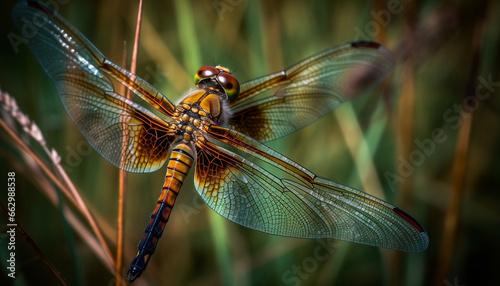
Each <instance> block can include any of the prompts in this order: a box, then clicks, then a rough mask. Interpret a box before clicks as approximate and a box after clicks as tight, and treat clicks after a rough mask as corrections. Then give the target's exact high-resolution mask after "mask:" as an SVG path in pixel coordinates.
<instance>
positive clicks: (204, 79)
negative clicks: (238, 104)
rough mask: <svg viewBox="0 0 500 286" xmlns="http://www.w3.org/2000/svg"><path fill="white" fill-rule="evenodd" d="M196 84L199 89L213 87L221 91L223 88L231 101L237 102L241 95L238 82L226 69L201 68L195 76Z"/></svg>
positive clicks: (217, 67)
mask: <svg viewBox="0 0 500 286" xmlns="http://www.w3.org/2000/svg"><path fill="white" fill-rule="evenodd" d="M194 83H195V84H196V86H197V87H199V88H202V87H207V86H211V87H213V88H217V89H220V88H221V87H222V89H223V90H224V91H225V93H226V95H227V98H228V99H229V101H235V100H236V99H237V98H238V96H239V95H240V84H239V82H238V80H237V79H236V78H235V77H234V76H233V75H232V74H231V72H230V71H229V70H228V69H227V68H225V67H221V66H215V67H212V66H204V67H201V68H200V69H199V70H198V71H197V72H196V74H195V75H194Z"/></svg>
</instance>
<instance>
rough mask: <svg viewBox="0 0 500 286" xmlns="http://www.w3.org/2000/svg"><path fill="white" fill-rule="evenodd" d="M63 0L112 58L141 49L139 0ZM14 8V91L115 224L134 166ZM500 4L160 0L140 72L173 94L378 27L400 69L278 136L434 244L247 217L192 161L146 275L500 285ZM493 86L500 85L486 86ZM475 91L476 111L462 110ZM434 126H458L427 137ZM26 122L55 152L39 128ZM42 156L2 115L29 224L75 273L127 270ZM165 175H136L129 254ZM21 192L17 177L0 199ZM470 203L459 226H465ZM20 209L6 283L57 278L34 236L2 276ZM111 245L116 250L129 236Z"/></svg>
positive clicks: (150, 14) (7, 79)
mask: <svg viewBox="0 0 500 286" xmlns="http://www.w3.org/2000/svg"><path fill="white" fill-rule="evenodd" d="M53 2H54V1H53ZM55 2H57V1H55ZM60 2H64V4H61V5H60V6H59V9H58V11H59V12H60V13H61V14H62V15H63V16H64V17H65V18H66V19H68V20H69V22H70V23H72V24H73V25H74V26H75V27H76V28H77V29H78V30H80V31H81V32H82V33H83V34H84V35H86V37H87V38H88V39H89V40H90V41H91V42H92V43H94V44H95V46H96V47H97V48H98V49H100V50H101V51H102V52H103V53H104V54H105V55H107V56H108V58H109V59H111V60H112V61H114V62H117V63H120V62H121V58H122V45H123V41H124V40H126V41H127V47H128V51H129V53H130V51H131V50H132V42H133V37H134V30H135V19H136V11H137V2H136V1H124V0H122V1H118V0H114V1H79V0H71V1H60ZM417 2H418V3H417ZM13 4H14V1H4V2H3V3H2V9H1V10H0V11H1V12H0V13H1V17H0V36H1V37H0V43H1V45H0V66H1V69H0V87H1V89H2V90H3V91H5V92H8V93H10V94H11V95H12V96H13V97H14V98H16V100H17V102H18V105H19V107H20V109H21V110H22V111H23V112H24V113H25V114H26V115H28V116H29V117H30V118H31V119H32V120H33V121H34V122H36V124H37V125H38V126H39V127H40V129H41V131H42V133H43V135H44V137H45V139H46V142H47V145H48V146H49V147H50V148H54V149H55V150H57V152H58V153H59V155H60V156H61V164H62V165H63V166H64V167H65V169H66V171H67V172H68V174H69V176H70V178H71V179H72V181H73V182H74V183H75V185H76V186H77V188H78V189H79V191H80V192H81V193H82V194H83V196H84V197H85V200H86V202H88V203H89V204H90V205H91V206H92V207H91V208H92V211H94V212H95V213H98V214H99V215H98V218H99V219H100V220H101V222H106V223H107V224H109V225H111V226H112V228H111V230H110V231H111V233H112V232H113V231H114V228H115V221H116V213H117V197H118V187H117V182H118V169H117V168H115V167H114V166H112V165H111V164H109V163H108V162H107V161H105V160H104V159H102V158H101V157H100V156H99V154H97V152H95V151H93V150H92V149H90V147H89V145H88V144H87V143H86V141H85V139H84V138H83V136H82V135H81V134H80V132H79V131H78V129H77V128H76V127H75V126H74V124H73V122H72V121H71V120H70V119H69V117H68V116H67V114H66V112H65V111H64V108H63V106H62V104H61V102H60V100H59V98H58V96H57V94H56V91H55V88H54V85H53V83H52V82H51V81H50V79H49V78H48V76H47V75H45V74H44V72H43V70H42V69H41V67H40V66H39V64H38V63H37V62H36V60H35V58H34V56H33V55H32V54H31V53H30V51H29V50H28V49H27V47H26V46H25V45H23V44H20V45H14V46H13V45H12V44H11V43H10V42H9V38H8V35H9V33H18V31H17V30H16V29H15V28H14V25H13V23H12V20H11V17H10V11H11V9H12V6H13ZM499 16H500V2H498V1H476V2H474V3H473V2H472V1H465V0H463V1H409V0H408V1H405V0H401V1H398V0H391V1H373V2H368V1H295V0H288V1H243V0H218V1H215V0H208V1H180V0H179V1H155V2H153V1H145V3H144V12H143V22H142V34H141V39H140V46H139V59H138V69H137V74H138V75H139V76H141V77H142V78H144V79H146V80H147V81H149V82H150V83H151V84H153V85H154V86H156V87H157V88H158V89H159V90H160V91H162V92H163V93H164V94H166V95H167V96H168V97H169V98H171V99H172V100H173V101H177V100H179V99H180V96H181V94H182V92H183V91H185V90H187V89H188V88H191V87H193V75H194V73H195V72H196V70H197V69H198V68H199V67H200V66H202V65H213V64H219V65H222V66H226V67H228V68H230V69H231V70H232V71H233V74H234V75H235V76H236V77H237V78H238V79H239V80H240V82H244V81H246V80H249V79H252V78H254V77H257V76H261V75H263V74H266V73H269V72H273V71H277V70H280V69H282V68H284V67H287V66H289V65H291V64H293V63H295V62H296V61H298V60H300V59H303V58H305V57H307V56H309V55H312V54H313V53H316V52H319V51H321V50H323V49H326V48H328V47H331V46H334V45H337V44H340V43H344V42H349V41H353V40H360V39H373V40H376V41H379V42H381V43H382V44H384V45H386V46H387V47H388V48H389V49H391V50H392V51H394V53H395V54H396V57H397V66H396V69H395V71H394V73H393V75H392V76H391V77H390V78H389V79H388V80H387V81H385V82H384V83H383V84H382V85H380V87H378V88H376V89H374V90H372V91H370V92H369V93H367V94H365V95H364V96H362V97H359V98H357V99H355V100H354V101H353V102H351V103H346V104H344V105H342V106H341V107H340V108H339V109H338V110H336V111H335V112H333V113H332V114H330V115H328V116H326V117H324V118H323V119H321V120H319V121H318V122H316V123H314V124H313V125H311V126H309V127H307V128H305V129H303V130H300V131H299V132H296V133H295V134H293V135H290V136H288V137H286V138H283V139H279V140H277V141H274V142H271V143H269V145H270V146H272V147H273V148H275V149H277V150H278V151H279V152H281V153H283V154H285V155H286V156H288V157H290V158H292V159H293V160H295V161H296V162H298V163H300V164H302V165H303V166H304V167H306V168H308V169H310V170H312V171H314V172H315V173H317V174H318V175H320V176H323V177H326V178H330V179H333V180H336V181H338V182H341V183H345V184H348V185H351V186H353V187H356V188H359V189H362V190H365V191H367V192H369V193H373V194H375V195H377V196H380V197H384V198H385V199H386V200H387V201H389V202H391V203H394V204H396V205H398V206H400V207H401V208H403V209H405V210H406V211H408V212H409V213H411V214H412V215H413V216H414V217H415V218H417V219H418V220H419V221H420V222H421V223H422V224H423V225H424V227H425V228H426V230H427V231H428V233H429V237H430V246H429V248H428V249H427V250H426V251H425V252H422V253H417V254H406V253H398V252H396V251H392V250H385V249H378V248H375V247H370V246H363V245H357V244H352V243H344V242H338V241H334V240H331V241H328V240H324V241H314V240H301V239H292V238H283V237H275V236H271V235H266V234H263V233H260V232H256V231H253V230H249V229H246V228H244V227H240V226H238V225H236V224H234V223H231V222H229V221H226V220H224V219H223V218H221V217H219V216H218V215H217V214H215V213H214V212H213V211H211V210H210V209H209V208H208V207H207V206H205V205H204V203H203V202H202V201H201V199H200V198H199V197H198V195H197V193H196V191H195V190H194V187H193V183H192V181H193V176H192V174H191V175H190V176H189V177H188V179H187V182H186V183H185V185H184V187H183V190H182V192H181V195H180V196H179V198H178V200H177V203H176V207H175V208H174V211H173V214H172V216H171V218H170V221H169V223H168V225H167V227H166V230H165V233H164V236H163V237H162V239H161V241H160V242H159V247H158V248H157V250H156V253H155V254H154V255H153V257H152V259H151V260H150V263H149V266H148V269H147V271H146V272H145V273H144V274H143V275H142V277H141V278H140V279H139V280H137V281H136V282H135V284H136V285H165V284H167V283H168V284H170V285H485V284H486V285H489V284H494V283H495V282H496V281H497V279H498V278H497V277H496V272H497V271H498V267H499V266H500V264H499V263H498V260H499V257H500V250H499V246H498V242H499V241H500V231H499V229H500V212H499V203H500V179H499V171H498V170H499V169H497V168H500V164H496V163H495V162H497V161H499V162H500V148H499V147H500V99H499V95H500V92H499V91H498V89H499V88H500V83H499V82H500V73H499V71H500V68H499V63H500V59H499V52H498V51H499V50H500V46H499V44H500V41H499V37H500V17H499ZM485 82H490V83H491V84H485ZM478 92H480V93H481V94H483V95H484V94H489V95H488V96H486V97H487V98H483V99H477V97H474V96H479V93H478ZM467 96H470V97H468V98H466V97H467ZM462 105H465V106H466V107H468V108H469V110H470V111H471V112H470V113H461V112H460V108H461V106H462ZM469 120H471V122H472V123H471V125H470V128H468V126H469V125H467V123H466V122H469ZM436 128H439V129H440V130H442V136H441V137H440V138H441V139H442V140H441V141H439V142H437V141H432V142H433V143H429V142H431V141H430V140H432V139H433V137H435V132H436V131H435V130H436ZM467 131H470V133H469V134H468V133H467ZM461 132H463V133H462V134H465V135H464V136H461V135H459V134H460V133H461ZM22 133H23V132H22V131H20V134H22ZM21 136H24V137H25V140H26V141H28V142H29V143H30V145H32V146H33V148H34V149H35V150H36V151H37V152H38V153H39V154H41V155H40V156H41V157H42V158H45V159H47V156H45V155H43V153H42V152H41V150H40V148H38V146H37V143H36V142H34V140H32V139H30V138H28V137H27V136H25V135H23V134H22V135H21ZM443 138H446V139H443ZM418 142H427V143H429V144H431V145H425V146H427V147H421V146H422V144H419V143H418ZM465 143H468V144H465ZM430 146H433V147H432V148H431V147H430ZM457 146H459V147H457ZM426 148H427V149H426ZM457 148H459V149H460V150H462V151H463V152H465V153H463V154H465V157H464V159H463V160H459V159H457V156H456V149H457ZM27 161H29V159H26V158H25V157H23V156H22V155H21V154H20V152H19V151H18V149H16V148H15V145H13V143H12V140H11V139H10V137H9V136H8V135H7V133H6V132H5V131H4V130H3V129H0V174H1V175H0V177H1V178H3V180H5V181H4V182H5V184H3V185H4V186H5V185H6V182H7V180H6V176H7V175H6V174H7V172H9V171H15V172H16V179H17V192H16V219H17V222H18V223H20V224H22V226H23V229H24V230H25V231H26V232H27V233H28V234H29V235H30V237H31V238H32V239H33V240H34V241H35V242H36V243H37V245H38V246H39V247H40V248H41V249H42V251H43V252H44V253H45V255H47V256H48V258H49V259H50V260H51V261H52V262H53V264H54V265H55V266H56V268H57V269H59V271H60V272H61V274H62V276H63V277H65V279H66V280H67V281H68V282H69V283H70V284H71V285H112V283H113V279H114V278H113V275H112V274H111V273H110V272H109V271H108V270H107V269H106V268H105V267H104V265H103V264H102V263H101V261H100V260H98V259H97V257H96V255H95V253H94V252H93V251H92V250H91V249H90V248H89V247H88V245H87V244H86V243H85V242H84V241H82V239H81V238H80V237H79V236H78V234H76V233H74V232H72V231H69V232H65V228H68V226H65V224H66V223H65V221H64V219H62V217H61V215H60V211H59V208H58V206H54V205H53V204H52V203H51V202H50V201H49V200H48V199H47V198H46V197H45V196H44V195H43V194H42V192H40V191H39V188H40V187H39V185H40V182H39V180H38V179H37V178H38V177H37V176H39V175H37V174H33V172H32V171H30V169H29V168H28V167H27V163H26V162H27ZM405 162H408V163H405ZM460 171H462V172H463V174H461V173H460ZM164 175H165V174H164V172H163V171H158V172H156V173H152V174H131V175H129V178H128V189H129V191H128V195H127V204H126V236H125V261H124V264H125V267H126V268H128V264H129V263H130V261H131V259H132V258H133V256H134V254H135V251H136V244H137V243H138V242H139V239H140V238H141V235H142V232H143V229H144V227H145V226H146V223H147V222H148V216H149V214H150V213H151V211H152V210H153V208H154V206H155V203H156V199H157V197H158V195H159V192H160V188H161V184H162V182H163V180H164ZM395 176H399V177H398V178H399V180H394V178H395ZM0 184H2V183H0ZM3 189H4V190H5V189H6V187H4V188H3ZM6 201H7V195H6V191H3V190H2V191H0V202H2V204H3V205H5V204H6ZM450 207H451V211H450ZM453 210H456V211H455V212H454V211H453ZM456 214H458V217H457V219H458V227H457V228H456V232H454V231H453V228H451V229H450V227H449V226H450V224H449V222H450V221H453V217H454V216H455V215H456ZM455 217H456V216H455ZM82 220H83V219H82ZM4 221H5V219H4V218H3V219H2V224H1V225H0V228H1V234H0V242H1V244H0V256H1V257H0V258H1V261H0V265H1V269H2V270H1V271H0V273H1V274H2V275H1V277H0V284H2V285H35V284H36V285H39V284H41V283H43V284H44V285H54V284H56V283H57V282H56V280H54V278H53V277H52V276H51V275H50V273H49V271H48V270H47V269H46V268H45V267H44V265H42V264H41V263H40V261H39V259H38V258H37V256H36V255H35V254H34V253H33V252H32V251H31V249H30V248H29V246H28V245H27V244H26V242H25V240H23V239H22V237H21V236H20V235H18V236H17V237H16V238H17V240H16V246H17V250H16V258H17V272H16V274H17V278H16V279H10V278H8V277H6V273H5V275H4V272H5V266H6V262H5V260H6V258H7V255H8V252H7V250H6V243H7V237H6V236H5V230H6V228H5V224H4V223H3V222H4ZM111 237H113V234H112V235H111ZM110 245H111V249H112V250H113V251H114V249H115V246H114V242H112V241H110ZM448 247H449V249H450V251H451V252H447V251H446V249H448ZM71 250H73V253H75V254H76V255H72V254H71V253H72V252H71ZM75 269H77V270H78V271H75Z"/></svg>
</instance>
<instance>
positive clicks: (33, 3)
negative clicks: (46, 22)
mask: <svg viewBox="0 0 500 286" xmlns="http://www.w3.org/2000/svg"><path fill="white" fill-rule="evenodd" d="M26 3H27V4H28V6H31V7H34V8H36V9H38V10H40V11H42V12H44V13H45V14H47V15H49V16H54V10H52V9H50V8H49V7H47V6H45V5H44V4H41V3H40V2H36V1H26Z"/></svg>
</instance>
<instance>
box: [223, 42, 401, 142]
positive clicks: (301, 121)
mask: <svg viewBox="0 0 500 286" xmlns="http://www.w3.org/2000/svg"><path fill="white" fill-rule="evenodd" d="M393 67H394V56H393V55H392V53H391V52H390V51H389V50H387V49H386V48H385V47H383V46H381V45H380V44H378V43H374V42H353V43H347V44H343V45H340V46H336V47H333V48H331V49H328V50H325V51H323V52H321V53H318V54H316V55H313V56H311V57H309V58H307V59H305V60H303V61H301V62H299V63H297V64H295V65H293V66H291V67H289V68H287V69H285V70H283V71H280V72H276V73H273V74H270V75H266V76H263V77H260V78H257V79H254V80H251V81H248V82H245V83H243V84H242V85H241V94H240V96H239V98H238V100H237V101H235V102H233V103H232V104H231V105H230V106H231V108H232V109H233V117H232V118H231V120H230V122H229V124H230V126H231V128H233V129H235V130H237V131H239V132H242V133H243V134H246V135H248V136H250V137H252V138H254V139H257V140H259V141H261V142H265V141H269V140H273V139H276V138H279V137H282V136H285V135H288V134H290V133H292V132H294V131H296V130H298V129H300V128H302V127H305V126H307V125H309V124H311V123H312V122H314V121H315V120H317V119H318V118H320V117H322V116H324V115H326V114H327V113H329V112H330V111H332V110H333V109H335V108H337V107H338V106H339V105H340V104H341V103H342V102H344V101H345V100H350V99H352V98H354V97H356V96H357V95H359V94H361V93H363V92H365V91H366V90H368V89H369V88H371V87H373V86H375V85H376V84H378V83H380V82H381V81H382V80H383V79H384V78H386V77H387V76H388V75H389V74H390V73H391V72H392V69H393ZM271 88H277V91H276V92H275V93H274V94H272V95H271V96H267V97H263V98H259V99H256V100H255V98H256V96H257V95H258V94H260V93H262V92H264V91H266V90H268V89H271Z"/></svg>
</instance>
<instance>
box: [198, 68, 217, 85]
mask: <svg viewBox="0 0 500 286" xmlns="http://www.w3.org/2000/svg"><path fill="white" fill-rule="evenodd" d="M218 73H219V70H218V69H216V68H214V67H211V66H204V67H201V68H200V69H199V70H198V71H197V72H196V74H195V75H194V84H198V83H199V82H200V81H201V80H202V79H206V78H211V77H214V76H216V75H217V74H218Z"/></svg>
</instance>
